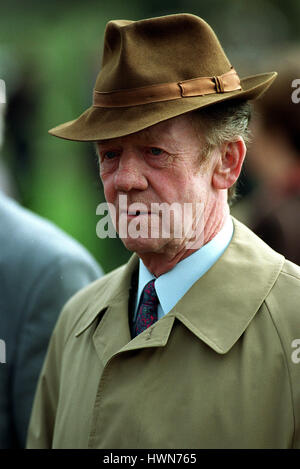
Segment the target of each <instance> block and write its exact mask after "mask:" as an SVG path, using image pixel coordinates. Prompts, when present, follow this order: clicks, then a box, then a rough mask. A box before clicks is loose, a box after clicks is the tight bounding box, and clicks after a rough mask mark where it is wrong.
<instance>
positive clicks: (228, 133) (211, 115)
mask: <svg viewBox="0 0 300 469" xmlns="http://www.w3.org/2000/svg"><path fill="white" fill-rule="evenodd" d="M191 117H192V122H193V123H194V125H195V128H196V130H197V131H198V132H199V131H201V134H202V135H204V137H205V144H204V145H205V146H204V150H203V157H208V156H209V154H210V152H211V150H212V149H213V148H215V147H217V146H219V145H221V144H222V143H225V142H230V141H234V140H235V139H236V138H237V137H238V136H241V137H242V138H243V139H244V141H245V144H246V145H247V143H249V142H250V130H249V122H250V118H251V105H250V103H249V102H248V101H245V100H242V101H241V100H232V101H226V102H223V103H218V104H214V105H213V106H208V107H205V108H202V109H199V110H196V111H193V112H191ZM236 184H237V182H236V183H235V184H234V185H233V186H232V187H230V188H229V189H228V202H229V204H231V203H232V202H233V200H234V199H235V197H236Z"/></svg>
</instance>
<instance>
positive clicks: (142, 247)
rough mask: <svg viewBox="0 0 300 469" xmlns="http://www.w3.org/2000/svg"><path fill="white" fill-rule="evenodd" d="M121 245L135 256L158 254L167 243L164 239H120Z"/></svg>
mask: <svg viewBox="0 0 300 469" xmlns="http://www.w3.org/2000/svg"><path fill="white" fill-rule="evenodd" d="M121 240H122V243H123V244H124V246H125V247H126V249H128V250H129V251H132V252H136V253H137V254H145V253H151V252H153V253H157V254H158V253H159V252H161V251H162V250H163V248H164V246H165V245H166V244H167V243H168V240H166V239H159V238H142V237H139V238H121Z"/></svg>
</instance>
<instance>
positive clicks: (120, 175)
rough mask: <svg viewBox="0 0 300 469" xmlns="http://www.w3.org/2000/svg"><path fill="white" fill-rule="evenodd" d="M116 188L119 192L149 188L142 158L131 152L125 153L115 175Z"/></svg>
mask: <svg viewBox="0 0 300 469" xmlns="http://www.w3.org/2000/svg"><path fill="white" fill-rule="evenodd" d="M114 183H115V188H116V190H118V191H124V192H129V191H131V190H140V191H142V190H145V189H147V187H148V181H147V178H146V177H145V175H144V171H143V162H142V161H141V157H140V156H139V155H136V154H135V153H131V152H128V153H126V152H123V154H122V155H121V157H120V160H119V166H118V169H117V170H116V174H115V179H114Z"/></svg>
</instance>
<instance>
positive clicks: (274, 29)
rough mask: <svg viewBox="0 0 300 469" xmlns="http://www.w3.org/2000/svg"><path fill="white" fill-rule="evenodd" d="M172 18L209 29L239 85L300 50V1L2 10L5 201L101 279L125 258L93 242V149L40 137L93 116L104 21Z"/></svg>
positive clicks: (213, 0)
mask: <svg viewBox="0 0 300 469" xmlns="http://www.w3.org/2000/svg"><path fill="white" fill-rule="evenodd" d="M179 12H188V13H194V14H197V15H199V16H201V17H203V18H204V19H206V20H207V21H208V22H209V23H210V24H211V26H212V27H213V28H214V29H215V31H216V33H217V35H218V37H219V39H220V40H221V43H222V44H223V46H224V48H225V50H226V52H227V54H228V56H229V58H230V60H231V62H232V63H233V64H234V66H235V68H236V69H237V70H239V73H240V75H242V76H243V75H245V74H255V73H257V72H260V71H271V70H272V67H271V68H270V66H269V64H270V63H272V57H274V55H276V54H277V53H279V51H281V50H287V48H293V47H297V45H298V43H299V36H300V1H299V0H285V1H283V0H269V1H267V0H259V1H257V0H253V1H251V2H249V1H243V0H226V1H224V0H223V1H221V0H205V1H196V0H185V1H178V0H172V2H171V1H169V0H161V1H157V0H153V1H151V2H141V1H138V0H131V1H127V2H126V1H119V0H112V1H101V0H98V1H95V0H84V1H83V0H81V1H78V0H77V1H76V0H72V1H69V0H60V1H58V0H51V1H48V0H39V1H38V0H35V1H34V0H23V1H21V0H10V1H3V0H2V1H0V78H3V79H4V80H5V82H6V86H7V94H8V104H7V115H6V132H5V144H4V147H3V148H2V150H1V159H2V164H4V166H5V168H6V184H7V186H6V187H7V192H8V193H10V194H11V195H12V196H13V197H15V198H16V199H17V200H19V201H20V202H21V203H22V204H23V205H24V206H26V207H28V208H30V209H31V210H33V211H35V212H37V213H39V214H40V215H42V216H44V217H46V218H48V219H50V220H52V221H54V222H55V223H56V224H57V225H59V226H60V227H61V228H63V229H64V230H65V231H67V232H68V233H70V234H71V235H72V236H74V237H75V238H76V239H78V240H79V241H80V242H81V243H82V244H83V245H85V246H86V247H87V249H89V251H90V252H91V253H92V254H93V255H94V256H95V257H96V259H97V260H98V261H99V262H100V263H101V265H102V267H103V269H104V270H105V271H106V272H108V271H110V270H111V269H112V268H114V267H117V266H118V265H120V264H121V263H123V262H124V261H126V260H127V258H128V257H129V253H128V252H127V251H126V250H125V249H124V248H123V246H122V243H121V242H120V241H119V240H118V239H104V240H101V239H99V238H97V236H96V224H97V221H98V220H99V216H97V215H96V207H97V205H98V204H99V203H100V202H102V201H103V200H104V199H103V191H102V186H101V183H100V180H99V176H98V167H97V161H96V156H95V152H94V149H93V146H92V145H90V144H84V143H75V142H68V141H64V140H60V139H56V138H54V137H51V136H50V135H49V134H48V133H47V131H48V129H49V128H51V127H54V126H55V125H57V124H60V123H62V122H66V121H68V120H72V119H74V118H75V117H77V116H79V115H80V114H81V113H82V112H83V111H84V110H85V109H86V108H87V107H89V106H90V104H91V97H92V88H93V85H94V82H95V79H96V75H97V73H98V71H99V67H100V60H101V51H102V40H103V34H104V29H105V24H106V23H107V21H109V20H111V19H120V18H122V19H133V20H137V19H142V18H147V17H151V16H160V15H164V14H170V13H179ZM299 78H300V77H299ZM3 171H4V170H3Z"/></svg>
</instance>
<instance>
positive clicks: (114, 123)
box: [49, 72, 277, 142]
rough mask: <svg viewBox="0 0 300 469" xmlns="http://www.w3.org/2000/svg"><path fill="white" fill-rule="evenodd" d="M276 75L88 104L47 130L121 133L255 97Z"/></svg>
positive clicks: (81, 137) (88, 138)
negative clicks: (213, 89) (115, 103)
mask: <svg viewBox="0 0 300 469" xmlns="http://www.w3.org/2000/svg"><path fill="white" fill-rule="evenodd" d="M276 76H277V73H276V72H270V73H262V74H259V75H253V76H249V77H246V78H243V79H242V80H241V87H242V89H241V90H238V91H231V92H227V93H222V94H221V93H220V94H210V95H206V96H196V97H189V98H180V99H174V100H172V101H164V102H155V103H149V104H141V105H137V106H132V107H122V108H121V107H114V108H102V107H95V106H91V107H90V108H89V109H87V110H86V111H85V112H84V113H83V114H81V116H79V117H78V119H75V120H73V121H69V122H66V123H64V124H61V125H58V126H57V127H54V128H53V129H50V130H49V133H50V134H51V135H54V136H55V137H59V138H63V139H65V140H75V141H78V142H95V141H98V140H107V139H111V138H117V137H123V136H125V135H129V134H132V133H135V132H139V131H140V130H143V129H146V128H147V127H150V126H151V125H154V124H158V123H159V122H162V121H165V120H167V119H171V118H172V117H176V116H179V115H181V114H185V113H187V112H190V111H194V110H196V109H200V108H202V107H206V106H209V105H212V104H215V103H220V102H222V101H227V100H229V99H231V100H232V99H245V100H248V99H249V100H253V99H257V98H259V97H260V96H261V95H262V94H263V93H264V92H265V91H266V90H267V89H268V88H269V86H270V85H271V84H272V82H273V81H274V80H275V78H276Z"/></svg>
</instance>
